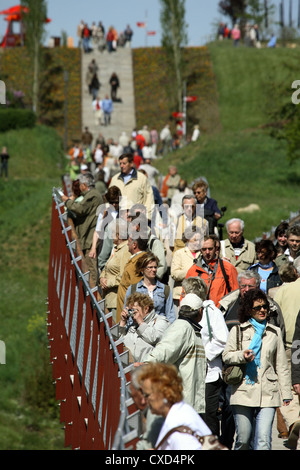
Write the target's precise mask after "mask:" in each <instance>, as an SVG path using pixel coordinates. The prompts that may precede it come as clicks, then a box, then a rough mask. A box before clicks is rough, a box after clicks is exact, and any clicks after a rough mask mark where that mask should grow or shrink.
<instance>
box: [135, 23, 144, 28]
mask: <svg viewBox="0 0 300 470" xmlns="http://www.w3.org/2000/svg"><path fill="white" fill-rule="evenodd" d="M136 25H137V26H138V28H145V26H146V23H142V22H138V23H137V24H136Z"/></svg>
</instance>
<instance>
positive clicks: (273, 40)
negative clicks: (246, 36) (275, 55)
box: [268, 34, 277, 47]
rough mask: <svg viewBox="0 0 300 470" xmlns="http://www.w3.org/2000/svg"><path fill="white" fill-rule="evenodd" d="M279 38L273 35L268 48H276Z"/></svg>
mask: <svg viewBox="0 0 300 470" xmlns="http://www.w3.org/2000/svg"><path fill="white" fill-rule="evenodd" d="M276 41H277V38H276V36H275V34H272V36H271V39H270V41H269V42H268V47H276Z"/></svg>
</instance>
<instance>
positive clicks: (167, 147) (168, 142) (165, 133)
mask: <svg viewBox="0 0 300 470" xmlns="http://www.w3.org/2000/svg"><path fill="white" fill-rule="evenodd" d="M159 138H160V141H161V143H162V149H161V153H162V154H163V155H165V154H166V153H168V152H170V151H171V150H172V134H171V131H170V126H169V124H166V125H165V127H164V128H163V129H162V130H161V132H160V135H159Z"/></svg>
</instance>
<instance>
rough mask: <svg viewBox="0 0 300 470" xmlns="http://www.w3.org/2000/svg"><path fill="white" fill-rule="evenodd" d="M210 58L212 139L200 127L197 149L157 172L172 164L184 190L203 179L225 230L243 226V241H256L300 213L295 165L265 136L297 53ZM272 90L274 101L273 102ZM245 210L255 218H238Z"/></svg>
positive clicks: (299, 171) (242, 52)
mask: <svg viewBox="0 0 300 470" xmlns="http://www.w3.org/2000/svg"><path fill="white" fill-rule="evenodd" d="M208 51H209V54H208V58H209V60H210V66H209V67H207V70H209V71H211V70H213V73H214V75H213V78H214V82H215V85H214V90H217V92H216V91H215V93H216V94H215V102H217V104H218V109H217V112H216V115H218V116H219V120H216V123H215V124H216V125H215V128H213V129H212V132H206V130H205V126H204V125H203V124H202V128H201V130H202V136H201V138H200V139H199V140H198V141H197V142H196V143H193V144H189V145H188V146H186V147H184V148H182V149H179V150H176V151H175V152H172V153H171V154H169V155H167V156H166V157H165V158H164V159H163V160H159V161H157V162H156V166H157V167H158V168H159V169H160V171H161V172H162V173H163V174H166V173H167V167H168V165H169V164H171V163H172V164H175V165H177V166H178V170H179V173H180V175H181V176H182V177H183V178H184V179H186V180H187V181H188V182H189V183H191V182H192V181H193V180H194V179H196V178H197V177H199V176H201V175H202V176H205V177H206V178H207V179H208V181H209V184H210V187H211V195H212V197H214V198H215V199H217V201H218V203H219V206H226V207H227V212H226V214H225V217H224V220H223V222H225V221H226V220H228V219H229V218H230V217H241V218H243V219H244V220H245V222H246V236H247V237H249V238H251V239H254V238H256V237H259V236H261V235H262V233H263V232H268V231H269V230H270V229H271V228H272V226H276V225H277V224H278V223H279V222H280V221H281V220H282V219H286V218H289V216H290V212H291V211H293V212H294V211H298V209H299V201H298V200H297V198H295V192H297V191H298V185H299V181H300V163H299V162H296V163H295V164H294V165H293V166H290V165H289V164H288V163H287V160H286V149H285V144H284V142H281V141H277V140H274V139H273V138H271V137H270V134H269V131H268V128H265V125H266V124H267V123H268V122H269V121H270V117H269V115H268V110H269V109H270V107H271V106H272V107H276V106H278V105H279V104H280V103H281V102H282V100H287V99H289V94H288V93H289V90H288V88H289V84H291V83H292V81H293V80H294V79H295V72H294V70H295V64H296V62H297V60H298V58H299V50H297V49H296V50H292V49H275V50H268V49H262V50H252V49H248V48H242V47H241V48H240V49H239V50H236V49H234V48H233V47H232V45H229V44H226V45H224V44H220V43H215V44H211V45H210V46H209V47H208ZM274 89H276V90H279V93H278V94H276V95H274ZM200 111H201V108H200V109H199V115H198V117H199V118H200ZM250 204H257V205H258V206H259V208H260V210H259V211H257V212H253V213H248V212H246V211H241V212H240V209H243V208H245V207H247V206H249V205H250Z"/></svg>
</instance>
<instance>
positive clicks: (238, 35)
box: [231, 24, 241, 47]
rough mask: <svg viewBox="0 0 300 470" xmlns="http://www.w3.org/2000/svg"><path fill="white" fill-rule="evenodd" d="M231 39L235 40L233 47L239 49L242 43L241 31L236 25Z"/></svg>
mask: <svg viewBox="0 0 300 470" xmlns="http://www.w3.org/2000/svg"><path fill="white" fill-rule="evenodd" d="M231 37H232V40H233V45H234V46H235V47H237V46H238V45H239V43H240V39H241V30H240V27H239V25H238V24H235V25H234V27H233V29H232V31H231Z"/></svg>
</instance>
